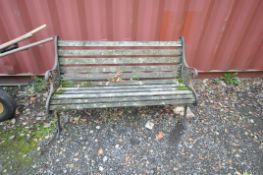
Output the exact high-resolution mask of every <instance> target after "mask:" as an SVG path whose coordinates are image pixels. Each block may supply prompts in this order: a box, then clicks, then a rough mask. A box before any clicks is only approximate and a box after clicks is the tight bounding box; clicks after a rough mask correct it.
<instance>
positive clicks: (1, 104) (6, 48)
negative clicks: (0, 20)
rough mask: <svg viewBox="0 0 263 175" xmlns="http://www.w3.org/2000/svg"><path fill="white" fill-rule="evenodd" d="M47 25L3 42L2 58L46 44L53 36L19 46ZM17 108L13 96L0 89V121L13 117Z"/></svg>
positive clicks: (1, 48)
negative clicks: (19, 43)
mask: <svg viewBox="0 0 263 175" xmlns="http://www.w3.org/2000/svg"><path fill="white" fill-rule="evenodd" d="M45 27H46V24H44V25H42V26H39V27H37V28H35V29H34V30H32V31H30V32H28V33H26V34H24V35H21V36H19V37H17V38H15V39H13V40H11V41H8V42H6V43H3V44H1V45H0V58H2V57H4V56H7V55H10V54H14V53H16V52H20V51H23V50H27V49H29V48H31V47H35V46H38V45H41V44H44V43H46V42H49V41H51V40H53V37H49V38H46V39H43V40H40V41H37V42H34V43H31V44H28V45H25V46H21V47H19V46H18V42H20V41H22V40H25V39H28V38H30V37H32V36H33V35H34V34H35V33H37V32H39V31H40V30H42V29H44V28H45ZM15 110H16V103H15V100H14V99H13V97H11V96H10V95H9V94H8V93H7V92H6V91H4V90H0V122H2V121H5V120H7V119H11V118H12V117H13V116H14V114H15Z"/></svg>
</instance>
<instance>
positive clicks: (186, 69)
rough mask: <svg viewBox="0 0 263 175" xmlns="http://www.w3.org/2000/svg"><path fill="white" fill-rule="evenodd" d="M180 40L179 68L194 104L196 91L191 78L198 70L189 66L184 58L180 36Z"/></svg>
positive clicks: (183, 48)
mask: <svg viewBox="0 0 263 175" xmlns="http://www.w3.org/2000/svg"><path fill="white" fill-rule="evenodd" d="M180 40H181V42H182V68H181V77H182V79H183V81H184V82H185V85H186V86H187V87H188V88H189V89H191V91H192V92H193V94H194V96H195V100H196V104H197V95H196V91H195V90H194V88H193V84H192V80H193V78H195V77H196V76H197V75H198V71H197V69H196V68H193V67H190V66H189V65H188V63H187V61H186V59H185V45H184V38H183V37H181V38H180Z"/></svg>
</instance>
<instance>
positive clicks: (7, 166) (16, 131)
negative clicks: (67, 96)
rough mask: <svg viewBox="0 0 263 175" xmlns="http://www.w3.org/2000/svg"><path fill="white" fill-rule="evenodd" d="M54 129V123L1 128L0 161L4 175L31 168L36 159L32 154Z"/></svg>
mask: <svg viewBox="0 0 263 175" xmlns="http://www.w3.org/2000/svg"><path fill="white" fill-rule="evenodd" d="M54 127H55V124H54V122H52V123H51V124H50V126H49V125H48V126H46V125H44V124H34V125H32V126H30V127H28V126H27V127H25V126H15V128H8V129H4V126H0V148H1V149H0V160H1V163H2V166H3V167H2V171H3V172H5V173H4V174H8V173H10V172H12V173H14V172H17V171H18V170H21V169H23V168H26V167H28V166H30V165H31V164H32V162H33V161H34V158H35V157H34V156H33V155H31V154H32V153H33V152H34V151H35V150H36V148H37V146H38V144H39V143H40V141H41V140H42V139H43V138H44V137H45V136H47V135H48V134H49V133H50V132H51V131H52V130H53V129H54Z"/></svg>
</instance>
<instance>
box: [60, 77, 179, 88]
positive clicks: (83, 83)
mask: <svg viewBox="0 0 263 175" xmlns="http://www.w3.org/2000/svg"><path fill="white" fill-rule="evenodd" d="M172 83H178V82H177V80H176V79H151V80H139V81H138V80H132V81H131V80H123V81H119V82H109V81H107V80H106V81H104V80H103V81H88V80H62V81H61V85H62V87H92V86H98V87H104V86H106V87H107V86H120V85H121V86H130V85H156V84H162V85H164V84H172Z"/></svg>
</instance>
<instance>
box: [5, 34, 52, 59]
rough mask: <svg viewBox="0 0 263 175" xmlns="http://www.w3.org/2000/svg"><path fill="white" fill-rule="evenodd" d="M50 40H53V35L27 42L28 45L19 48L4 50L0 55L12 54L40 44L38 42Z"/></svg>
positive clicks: (42, 42)
mask: <svg viewBox="0 0 263 175" xmlns="http://www.w3.org/2000/svg"><path fill="white" fill-rule="evenodd" d="M51 40H53V37H49V38H46V39H43V40H40V41H37V42H34V43H31V44H28V45H25V46H22V47H19V48H17V49H14V50H10V51H7V52H4V53H2V54H0V57H3V56H7V55H9V54H12V53H15V52H20V51H22V50H26V49H29V48H31V47H34V46H37V45H40V44H44V43H46V42H49V41H51Z"/></svg>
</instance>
